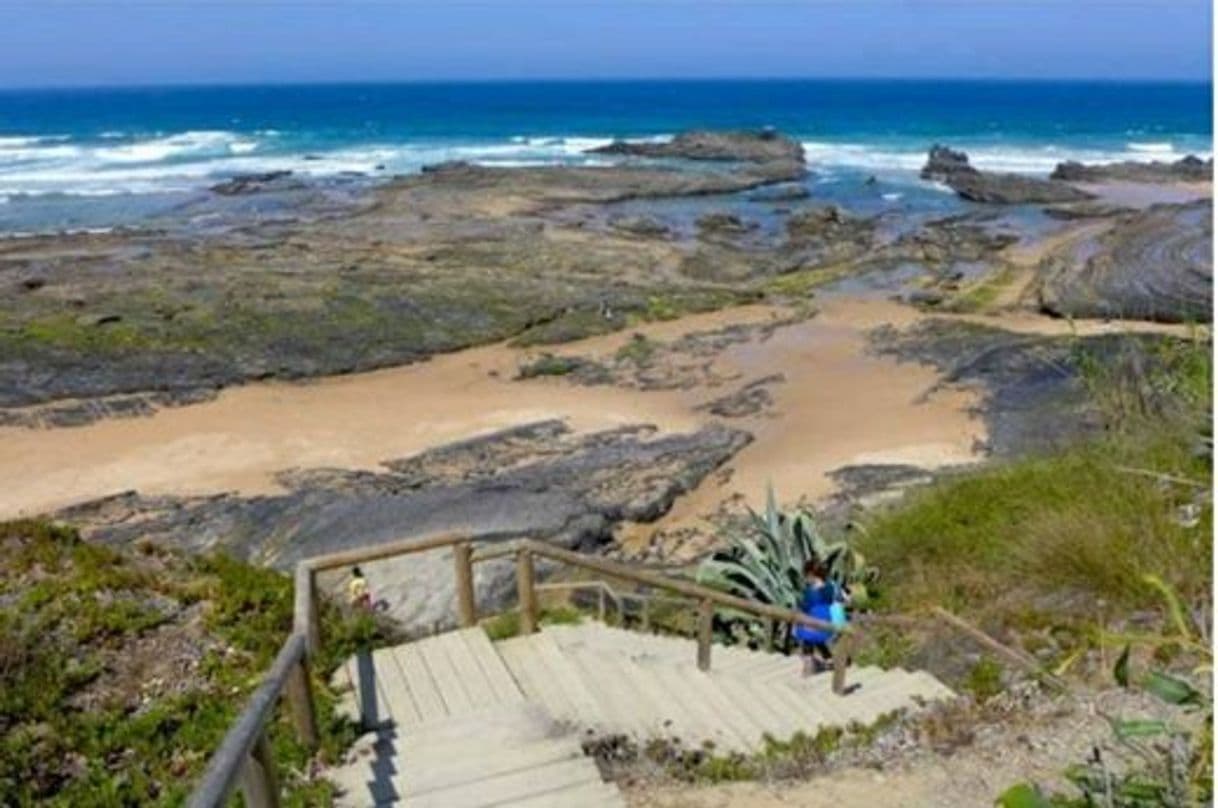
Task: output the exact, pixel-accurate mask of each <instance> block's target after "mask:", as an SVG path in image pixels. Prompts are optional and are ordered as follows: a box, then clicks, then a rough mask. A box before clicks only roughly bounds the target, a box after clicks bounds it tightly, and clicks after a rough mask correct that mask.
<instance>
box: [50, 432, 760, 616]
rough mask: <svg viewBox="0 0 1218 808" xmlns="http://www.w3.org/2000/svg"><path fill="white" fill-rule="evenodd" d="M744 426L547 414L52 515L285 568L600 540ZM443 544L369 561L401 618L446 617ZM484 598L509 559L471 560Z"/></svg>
mask: <svg viewBox="0 0 1218 808" xmlns="http://www.w3.org/2000/svg"><path fill="white" fill-rule="evenodd" d="M749 440H750V436H749V435H748V433H746V432H741V431H738V430H733V429H728V428H726V427H721V426H710V427H706V428H703V429H701V430H699V431H698V432H695V433H692V434H677V435H658V434H656V431H655V429H654V428H653V427H648V426H631V427H623V428H620V429H613V430H609V431H605V432H597V433H591V434H586V435H574V434H572V433H571V432H570V430H569V429H568V428H567V427H566V426H565V425H564V424H562V423H561V422H559V421H543V422H538V423H534V424H529V425H525V426H521V427H516V428H513V429H508V430H504V431H502V432H498V433H495V434H492V435H489V436H485V437H480V438H475V439H472V440H467V441H463V442H460V443H456V444H451V445H449V446H444V447H441V448H438V449H435V450H432V451H428V452H424V453H422V454H420V455H416V456H414V457H411V458H407V459H404V460H400V461H394V462H392V463H389V464H387V466H388V469H387V470H386V471H384V472H363V471H347V470H341V469H312V470H304V471H297V472H293V473H287V474H284V475H282V476H281V478H280V482H281V483H282V484H283V485H285V486H286V487H287V488H288V489H289V491H288V492H287V493H284V494H278V495H273V496H259V497H241V496H236V495H220V496H213V497H197V498H172V497H145V496H141V495H139V494H136V493H129V494H124V495H120V496H117V497H110V498H107V499H104V500H100V501H96V502H92V503H87V504H84V505H81V506H77V507H74V508H70V509H68V510H66V511H63V512H62V513H60V514H59V516H60V517H61V518H63V519H65V520H67V521H70V522H71V523H72V524H74V525H79V526H81V528H82V529H83V530H84V531H85V533H86V534H87V535H88V536H89V537H90V538H91V539H93V540H97V541H103V542H111V543H120V544H121V543H129V542H133V541H136V540H139V539H151V540H154V541H161V542H166V543H170V544H173V545H176V546H179V547H183V548H184V549H187V550H190V551H204V550H210V549H215V548H224V549H225V550H227V551H229V552H231V553H233V554H235V555H237V556H239V557H242V558H245V559H250V560H256V561H260V562H263V563H270V564H272V565H274V566H277V567H281V568H287V567H290V566H291V565H292V564H293V563H295V562H296V561H297V560H299V559H301V558H306V557H309V556H314V555H318V554H322V553H329V552H334V551H338V550H343V549H350V548H353V547H360V546H366V545H370V544H376V543H378V542H388V541H394V540H399V539H402V538H407V537H410V536H416V535H417V536H421V535H425V534H432V533H439V532H446V531H462V532H465V533H468V534H469V535H470V536H471V537H473V538H476V539H487V540H494V539H505V540H506V539H510V538H516V537H521V536H529V537H532V538H535V539H541V540H544V541H548V542H553V543H555V544H557V545H560V546H563V547H568V548H587V549H591V548H594V547H596V546H598V545H599V544H601V543H603V542H605V541H607V540H608V539H609V538H610V537H611V530H612V527H613V525H614V524H615V523H617V522H619V521H622V520H631V521H642V522H646V521H652V520H654V519H657V518H658V517H660V516H661V515H663V514H664V513H665V512H666V511H667V510H668V509H669V507H671V505H672V502H673V500H674V499H675V498H676V497H677V496H679V495H681V494H683V493H685V492H687V491H689V490H690V489H692V488H693V487H694V486H696V485H697V484H698V483H699V482H700V481H701V480H702V479H703V478H704V477H705V476H706V475H708V474H710V473H711V472H712V471H713V470H714V469H715V468H717V467H718V466H719V465H720V464H722V463H723V462H725V461H726V460H728V459H729V458H730V457H731V456H732V455H733V454H734V453H736V452H737V451H739V450H740V449H741V448H742V447H743V446H745V445H746V444H747V443H748V442H749ZM449 558H450V557H449V556H447V555H446V554H444V553H430V554H425V555H422V556H410V557H406V558H404V559H400V560H392V561H387V562H383V563H382V564H374V565H369V569H368V574H369V577H370V580H371V582H372V585H373V589H374V592H375V594H376V596H377V597H378V598H384V599H386V600H387V601H388V602H389V604H390V610H391V613H392V614H394V615H395V616H397V617H399V618H400V619H402V620H403V621H404V622H405V623H406V625H407V626H416V627H419V626H426V627H431V626H433V625H437V624H440V625H444V624H448V623H450V622H451V620H452V619H453V609H452V598H453V581H452V575H451V561H450V560H449ZM477 570H478V571H477V582H478V588H479V592H480V596H481V598H482V600H483V602H484V603H488V604H489V603H501V602H502V599H503V598H504V596H506V594H507V593H508V592H509V591H510V589H511V586H512V575H513V573H512V568H511V566H510V564H489V565H479V566H478V568H477Z"/></svg>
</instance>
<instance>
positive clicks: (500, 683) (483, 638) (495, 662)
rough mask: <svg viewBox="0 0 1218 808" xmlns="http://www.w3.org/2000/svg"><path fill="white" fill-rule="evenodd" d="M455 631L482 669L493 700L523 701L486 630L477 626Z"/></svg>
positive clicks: (506, 701)
mask: <svg viewBox="0 0 1218 808" xmlns="http://www.w3.org/2000/svg"><path fill="white" fill-rule="evenodd" d="M457 633H458V634H459V635H460V637H461V639H462V641H463V642H464V643H465V646H466V648H467V649H469V652H470V655H471V656H472V657H473V659H474V661H475V664H477V665H478V667H479V669H480V670H481V671H482V675H483V677H484V678H485V679H486V682H487V685H488V686H489V688H490V691H491V693H493V694H494V697H495V701H497V702H502V703H508V702H517V701H523V700H524V693H522V692H521V690H520V687H519V686H517V684H516V681H515V680H514V679H513V678H512V674H511V671H509V670H508V668H507V665H506V664H504V661H503V657H501V656H500V655H499V654H498V653H497V652H496V651H495V646H494V644H493V643H492V642H491V638H490V637H488V636H487V634H486V631H485V630H484V629H482V628H481V627H478V628H470V629H466V630H464V631H460V632H457Z"/></svg>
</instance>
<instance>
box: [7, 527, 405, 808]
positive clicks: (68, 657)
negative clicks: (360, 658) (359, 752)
mask: <svg viewBox="0 0 1218 808" xmlns="http://www.w3.org/2000/svg"><path fill="white" fill-rule="evenodd" d="M0 551H2V552H3V553H4V557H5V564H4V565H3V566H2V567H0V604H3V609H0V793H2V794H4V795H5V799H4V802H5V804H8V805H30V804H34V803H37V804H40V805H41V804H45V805H63V806H69V805H71V806H77V805H178V804H181V803H182V802H183V800H184V799H185V797H186V795H187V794H188V793H189V790H190V788H191V786H192V785H193V783H194V781H195V780H196V778H197V777H198V776H199V774H200V773H201V772H202V770H203V767H204V766H205V764H206V762H207V758H208V756H209V755H210V754H211V753H212V752H214V751H215V749H216V748H217V746H218V745H219V742H220V740H221V738H223V736H224V733H225V732H226V731H227V730H228V728H229V727H230V725H231V724H232V722H233V721H234V720H235V718H236V716H237V715H238V713H239V711H240V710H241V708H242V706H243V704H244V701H245V698H246V697H247V696H248V694H249V693H250V692H251V691H252V690H253V689H254V688H255V687H256V686H257V684H258V683H259V681H260V679H261V676H262V675H263V674H264V673H265V671H266V670H267V669H268V668H269V666H270V663H271V661H272V660H273V659H274V657H275V654H276V653H277V652H278V650H279V647H280V645H281V644H282V642H283V641H284V639H286V637H287V636H288V634H289V632H290V630H291V625H292V605H293V598H292V582H291V580H290V578H288V577H287V576H284V575H282V574H280V573H278V572H275V571H272V570H268V569H264V568H259V567H253V566H250V565H247V564H244V563H241V562H238V561H236V560H233V559H232V558H229V557H226V556H223V555H211V556H200V557H193V558H192V557H185V556H181V555H178V554H176V553H171V552H168V551H165V550H162V549H160V548H158V547H156V546H153V545H150V544H149V545H143V546H141V547H140V548H139V549H138V551H137V552H132V553H128V552H120V551H118V550H115V549H111V548H108V547H104V546H99V545H96V544H92V543H89V542H86V541H83V540H82V539H81V538H80V537H79V536H78V535H77V533H76V532H75V531H74V530H72V529H71V528H68V527H63V526H59V525H54V524H50V523H47V522H43V521H18V522H9V523H3V524H0ZM322 620H323V632H324V633H325V636H326V640H327V641H326V643H325V656H324V657H322V658H321V659H320V660H319V661H318V662H319V664H318V665H316V666H315V670H314V679H315V680H314V682H313V688H314V690H315V693H316V694H317V699H318V709H319V714H318V722H319V730H320V732H321V737H322V743H321V749H320V750H319V751H318V752H317V753H316V755H317V758H319V759H320V760H321V761H327V760H334V759H335V758H336V757H337V756H338V755H339V754H340V752H341V750H342V749H343V748H345V747H346V746H347V745H348V744H349V743H350V742H351V740H353V739H354V736H355V727H354V726H353V725H351V724H350V723H349V722H347V721H345V720H344V719H341V718H339V717H338V715H337V713H336V711H335V703H336V696H335V694H334V693H332V692H331V691H330V690H329V688H328V685H327V682H328V680H329V674H330V673H331V671H332V670H333V668H335V667H336V666H337V664H338V662H339V660H340V659H343V658H345V656H346V655H347V654H349V653H351V652H352V651H353V650H354V649H355V648H356V647H357V646H358V645H359V644H360V643H364V642H370V641H375V640H378V639H379V637H380V634H381V631H382V630H381V629H380V628H378V626H377V625H375V624H374V623H373V621H372V620H371V618H369V617H367V616H364V617H361V618H344V617H343V616H341V615H340V614H339V612H338V610H337V609H336V608H334V607H333V606H332V605H330V604H328V603H327V604H324V605H323V609H322ZM270 732H271V745H272V749H273V753H274V755H275V757H276V759H277V761H278V763H279V767H280V777H281V780H282V782H283V784H284V786H285V800H286V803H287V804H289V805H317V804H324V803H326V802H327V801H328V798H329V794H330V786H329V784H328V783H327V782H326V781H324V780H321V779H318V778H315V777H314V776H313V768H314V763H315V762H316V761H315V759H314V753H311V752H310V751H308V750H307V749H305V748H304V747H302V746H301V745H300V744H299V743H297V741H296V740H295V735H294V733H293V731H292V729H291V727H290V725H289V724H288V722H287V719H286V717H277V718H276V720H275V721H274V722H273V724H272V726H271V729H270Z"/></svg>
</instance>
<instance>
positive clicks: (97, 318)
mask: <svg viewBox="0 0 1218 808" xmlns="http://www.w3.org/2000/svg"><path fill="white" fill-rule="evenodd" d="M122 319H123V316H122V315H121V314H112V313H103V314H82V315H80V316H79V317H77V318H76V324H77V325H83V326H99V325H108V324H110V323H117V322H119V321H120V320H122Z"/></svg>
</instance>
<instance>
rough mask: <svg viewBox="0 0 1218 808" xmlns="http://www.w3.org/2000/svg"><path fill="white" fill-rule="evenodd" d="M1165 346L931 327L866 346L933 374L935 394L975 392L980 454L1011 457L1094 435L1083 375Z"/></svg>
mask: <svg viewBox="0 0 1218 808" xmlns="http://www.w3.org/2000/svg"><path fill="white" fill-rule="evenodd" d="M1172 339H1174V338H1173V337H1162V336H1157V335H1150V334H1138V335H1134V334H1104V335H1101V336H1089V337H1073V336H1070V337H1044V336H1036V335H1027V334H1017V333H1014V332H1010V331H1004V330H1002V329H998V328H990V327H988V326H982V325H977V324H974V323H968V322H962V321H959V320H946V319H931V320H926V321H923V322H922V323H920V324H919V325H917V326H914V327H913V328H910V329H908V330H905V331H898V330H897V329H894V328H892V327H891V326H885V327H883V328H880V329H877V330H876V331H874V332H873V333H872V334H871V345H872V348H873V349H874V350H876V351H877V352H879V353H881V354H887V355H892V356H896V357H898V358H900V359H905V360H910V361H916V362H922V363H924V364H929V365H933V366H935V367H936V368H938V369H939V370H940V371H941V372H942V373H943V374H944V377H943V378H942V380H941V381H940V382H939V383H938V385H936V388H934V389H937V388H938V387H942V386H948V385H966V386H973V387H978V388H980V389H981V390H982V391H983V392H984V400H983V402H982V404H981V406H980V407H979V412H980V415H981V416H982V417H983V418H984V419H985V423H986V429H987V431H988V433H989V440H988V444H987V446H986V447H985V448H986V449H987V450H988V451H989V452H990V453H991V454H994V455H997V456H1014V455H1023V454H1029V453H1035V452H1038V451H1042V450H1050V449H1054V448H1059V447H1061V446H1064V445H1067V444H1070V443H1073V442H1075V441H1077V440H1078V439H1079V438H1080V437H1086V436H1089V435H1092V434H1094V433H1096V432H1097V431H1099V430H1101V429H1102V428H1103V420H1102V417H1101V414H1100V411H1099V409H1098V407H1097V406H1096V404H1095V402H1094V401H1093V399H1092V398H1091V395H1090V393H1089V391H1088V387H1087V384H1086V381H1085V379H1084V368H1085V367H1087V366H1088V365H1091V366H1094V363H1098V364H1099V365H1100V366H1103V367H1115V366H1118V365H1121V364H1123V363H1133V364H1138V363H1141V366H1143V367H1145V365H1146V363H1149V362H1151V361H1153V359H1152V357H1153V356H1154V355H1155V351H1156V346H1158V345H1159V344H1160V343H1161V342H1162V341H1165V340H1172ZM930 392H933V389H932V390H931V391H928V394H929V393H930Z"/></svg>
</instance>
